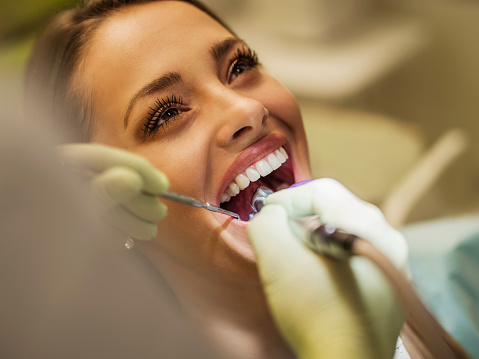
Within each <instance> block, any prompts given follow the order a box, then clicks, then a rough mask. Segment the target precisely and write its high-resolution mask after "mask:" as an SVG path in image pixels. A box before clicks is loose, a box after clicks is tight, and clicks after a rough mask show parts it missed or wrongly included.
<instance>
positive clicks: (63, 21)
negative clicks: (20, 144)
mask: <svg viewBox="0 0 479 359" xmlns="http://www.w3.org/2000/svg"><path fill="white" fill-rule="evenodd" d="M27 104H28V106H29V113H32V112H33V111H34V112H35V113H36V114H37V116H36V117H42V119H44V120H45V119H48V120H50V119H52V120H53V121H54V123H55V125H56V127H57V128H60V130H61V131H62V132H63V133H64V134H65V136H66V138H67V141H79V140H81V141H84V142H96V143H101V144H104V145H109V146H113V147H119V148H122V149H125V150H127V151H130V152H133V153H135V154H137V155H140V156H142V157H144V158H146V159H148V160H149V162H150V163H151V164H152V165H153V166H154V167H156V168H157V169H159V170H160V171H161V172H163V173H164V174H166V176H167V177H168V179H169V181H170V183H171V189H172V190H173V191H177V192H179V193H183V194H186V195H189V196H192V197H194V198H197V199H199V200H201V201H204V202H209V203H211V204H214V205H218V206H219V205H220V204H221V206H222V207H224V208H227V209H231V210H233V211H235V212H237V213H239V214H240V215H241V217H242V219H243V221H240V220H232V219H231V218H229V217H227V216H224V215H221V214H217V213H211V212H208V211H201V210H197V209H195V208H190V207H187V208H185V207H184V206H183V205H181V204H178V203H173V202H167V205H168V215H167V216H166V218H165V219H163V220H162V221H159V222H158V223H157V228H158V235H157V236H156V237H155V238H154V239H153V240H152V241H150V242H147V243H146V242H144V243H139V244H138V245H137V247H139V248H140V250H141V251H142V252H143V253H144V254H145V255H146V256H147V257H148V258H149V259H150V260H151V261H152V263H153V264H154V265H155V266H156V267H157V268H158V269H159V270H160V272H161V273H162V274H163V275H164V276H165V277H166V280H167V281H168V282H169V284H170V285H171V287H172V289H173V291H174V292H175V294H176V295H177V296H178V298H179V300H180V302H181V303H182V305H183V307H184V309H185V311H186V312H187V313H188V314H189V316H190V317H191V318H192V321H193V322H194V323H196V324H197V326H198V327H199V328H201V329H202V330H201V333H202V334H203V335H204V336H205V337H207V338H208V339H209V340H210V341H211V342H213V343H214V346H215V347H216V348H217V349H218V351H219V352H226V353H227V357H229V358H233V357H238V358H266V357H268V358H269V357H274V358H288V357H291V355H292V354H291V351H290V349H289V348H288V346H287V345H286V344H285V342H284V341H283V339H282V338H281V336H280V335H279V333H278V331H277V329H276V327H275V325H274V323H273V321H272V319H271V317H270V314H269V311H268V309H267V305H266V302H265V298H264V295H263V291H262V287H261V285H260V280H259V277H258V273H257V270H256V266H255V256H254V253H253V249H252V248H251V245H250V243H249V241H248V237H247V234H246V228H247V222H246V220H247V219H248V214H249V213H250V212H251V209H250V208H249V201H250V199H251V196H252V193H253V192H254V191H255V190H256V188H258V187H259V186H260V185H267V186H269V187H270V188H272V189H274V190H279V189H282V188H285V187H288V186H289V185H291V184H292V183H294V182H297V181H301V180H306V179H310V176H311V175H310V169H309V163H308V153H307V146H306V138H305V133H304V128H303V124H302V119H301V114H300V111H299V108H298V105H297V103H296V100H295V99H294V97H293V96H292V95H291V93H290V92H289V91H287V90H286V89H285V88H284V87H283V86H282V85H281V84H280V83H279V82H277V81H276V80H275V79H274V78H272V77H271V76H269V75H268V74H267V73H266V72H265V70H264V69H263V67H262V66H261V64H260V62H259V59H258V56H257V54H256V53H255V52H254V50H253V49H251V48H250V47H249V46H248V45H247V44H246V43H245V42H244V41H243V40H241V39H240V38H238V37H237V36H236V35H235V34H234V33H233V32H232V31H231V30H230V29H229V28H228V27H227V26H226V25H225V24H223V23H222V22H221V21H220V20H219V19H218V18H217V17H216V16H214V15H213V14H212V13H211V12H210V11H209V10H207V9H206V8H205V7H204V6H202V5H201V4H200V3H198V2H196V1H140V0H137V1H135V0H131V1H126V0H123V1H120V0H117V1H115V0H96V1H87V2H86V4H85V5H84V6H81V7H78V8H76V9H73V10H69V11H66V12H63V13H61V14H60V15H59V17H58V18H57V19H56V20H55V21H54V22H53V23H52V24H51V25H50V26H49V27H48V28H47V29H46V30H45V32H44V33H43V35H42V36H41V37H40V39H39V40H38V41H37V44H36V46H35V48H34V51H33V55H32V59H31V62H30V64H29V67H28V72H27Z"/></svg>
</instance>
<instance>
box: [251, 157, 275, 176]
mask: <svg viewBox="0 0 479 359" xmlns="http://www.w3.org/2000/svg"><path fill="white" fill-rule="evenodd" d="M255 167H256V171H258V172H259V174H260V175H261V177H265V176H267V175H269V174H270V173H271V172H273V169H272V168H271V166H270V165H269V163H268V162H267V161H264V160H261V161H258V162H256V165H255Z"/></svg>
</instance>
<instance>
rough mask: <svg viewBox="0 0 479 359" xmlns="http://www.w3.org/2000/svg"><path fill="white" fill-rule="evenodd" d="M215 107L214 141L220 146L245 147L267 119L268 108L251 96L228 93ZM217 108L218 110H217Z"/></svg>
mask: <svg viewBox="0 0 479 359" xmlns="http://www.w3.org/2000/svg"><path fill="white" fill-rule="evenodd" d="M221 102H222V104H221V106H220V108H219V109H217V112H216V113H217V118H218V128H217V131H216V143H217V145H218V146H220V147H229V146H232V145H237V146H238V147H242V148H245V147H247V146H248V145H249V143H248V142H251V141H252V140H255V139H256V138H258V136H259V135H261V133H262V131H263V129H264V123H265V122H266V120H267V119H268V116H269V113H268V110H267V109H266V108H265V107H264V106H263V104H262V103H261V102H259V101H257V100H255V99H253V98H249V97H246V96H242V95H240V94H237V93H233V94H232V93H230V94H229V95H228V96H226V97H223V101H221ZM218 110H219V111H218Z"/></svg>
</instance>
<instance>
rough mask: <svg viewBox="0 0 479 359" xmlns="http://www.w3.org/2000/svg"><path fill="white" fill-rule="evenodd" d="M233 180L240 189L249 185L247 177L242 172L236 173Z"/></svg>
mask: <svg viewBox="0 0 479 359" xmlns="http://www.w3.org/2000/svg"><path fill="white" fill-rule="evenodd" d="M235 181H236V183H237V184H238V186H239V189H240V190H244V189H245V188H246V187H248V186H249V183H250V181H249V179H248V177H246V176H245V175H244V174H239V175H237V176H236V178H235Z"/></svg>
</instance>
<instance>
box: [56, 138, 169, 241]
mask: <svg viewBox="0 0 479 359" xmlns="http://www.w3.org/2000/svg"><path fill="white" fill-rule="evenodd" d="M59 154H60V157H61V159H62V161H63V162H64V163H65V164H66V165H69V166H71V167H73V168H74V170H75V171H76V172H80V174H83V175H85V176H86V177H88V178H89V180H90V183H91V188H92V190H93V193H94V194H95V195H96V197H97V198H98V199H100V202H101V203H102V204H103V205H104V207H105V209H106V213H107V215H106V216H105V217H106V218H107V220H108V221H109V222H110V223H111V224H112V225H113V226H115V227H116V228H117V229H119V230H120V231H121V232H123V233H124V234H126V235H129V236H131V237H133V238H135V239H142V240H149V239H151V238H153V237H154V236H155V235H156V232H157V227H156V222H157V221H159V220H161V219H163V218H164V217H165V215H166V210H167V207H166V205H165V204H163V203H161V202H160V201H159V200H158V198H157V197H156V196H154V195H149V194H145V193H144V192H148V193H151V194H158V193H163V192H165V191H166V190H167V189H168V187H169V182H168V178H167V177H166V176H165V175H164V174H163V173H161V172H160V171H158V170H157V169H156V168H155V167H153V165H152V164H151V163H149V162H148V160H146V159H145V158H143V157H140V156H138V155H136V154H134V153H131V152H128V151H125V150H122V149H119V148H114V147H109V146H105V145H100V144H92V143H81V144H67V145H62V146H60V147H59Z"/></svg>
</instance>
